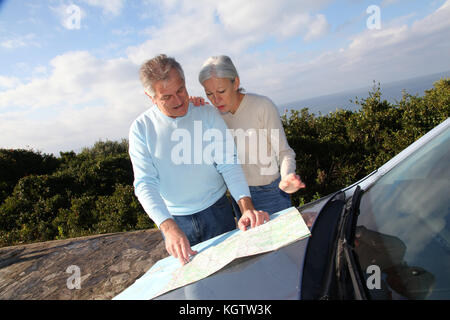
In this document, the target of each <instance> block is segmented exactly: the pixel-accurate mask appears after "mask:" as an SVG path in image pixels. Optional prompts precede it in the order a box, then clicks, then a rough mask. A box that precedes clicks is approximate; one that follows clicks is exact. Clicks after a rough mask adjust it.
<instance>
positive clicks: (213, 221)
mask: <svg viewBox="0 0 450 320" xmlns="http://www.w3.org/2000/svg"><path fill="white" fill-rule="evenodd" d="M172 217H173V219H174V220H175V222H176V223H177V225H178V227H180V229H181V230H182V231H183V232H184V233H185V234H186V236H187V238H188V240H189V243H190V244H191V247H192V246H194V245H196V244H197V243H200V242H203V241H206V240H208V239H211V238H214V237H215V236H218V235H220V234H222V233H225V232H228V231H231V230H234V229H236V222H235V220H234V215H233V208H232V206H231V203H230V201H229V200H228V198H227V196H226V194H224V195H223V197H222V198H220V199H219V200H217V202H216V203H214V204H213V205H212V206H210V207H209V208H206V209H205V210H202V211H200V212H197V213H194V214H191V215H187V216H172Z"/></svg>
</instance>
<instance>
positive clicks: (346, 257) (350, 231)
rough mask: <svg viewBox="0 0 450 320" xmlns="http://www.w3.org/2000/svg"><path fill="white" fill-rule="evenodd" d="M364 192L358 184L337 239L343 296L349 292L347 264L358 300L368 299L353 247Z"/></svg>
mask: <svg viewBox="0 0 450 320" xmlns="http://www.w3.org/2000/svg"><path fill="white" fill-rule="evenodd" d="M363 194H364V190H363V189H361V187H360V186H359V185H358V186H357V187H356V189H355V192H354V193H353V195H352V201H351V203H350V207H347V206H346V210H345V213H344V216H343V218H342V226H341V229H340V233H339V237H338V241H337V255H336V275H337V279H338V284H339V286H338V287H339V288H340V294H341V297H345V296H346V293H347V292H346V290H345V288H346V284H347V279H346V277H345V274H344V270H345V269H344V267H345V266H346V267H347V268H346V271H348V273H349V275H350V280H351V283H352V286H353V290H354V295H355V298H356V299H358V300H362V299H367V296H366V293H365V289H364V282H363V281H361V277H360V273H359V271H358V269H359V267H358V265H357V264H356V262H355V258H354V247H353V245H354V243H355V231H356V223H357V220H358V216H359V214H360V209H359V207H360V204H361V198H362V195H363ZM344 261H345V263H344Z"/></svg>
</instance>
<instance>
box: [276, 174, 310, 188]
mask: <svg viewBox="0 0 450 320" xmlns="http://www.w3.org/2000/svg"><path fill="white" fill-rule="evenodd" d="M278 187H279V188H280V189H281V190H283V191H284V192H286V193H294V192H297V191H298V190H299V189H302V188H306V185H305V184H304V183H303V181H302V179H300V176H298V175H296V174H295V173H291V174H288V175H287V176H286V177H284V179H283V180H281V181H280V183H279V184H278Z"/></svg>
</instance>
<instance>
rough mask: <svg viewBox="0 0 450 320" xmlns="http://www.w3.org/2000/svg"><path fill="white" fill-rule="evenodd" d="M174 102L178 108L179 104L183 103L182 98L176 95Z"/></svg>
mask: <svg viewBox="0 0 450 320" xmlns="http://www.w3.org/2000/svg"><path fill="white" fill-rule="evenodd" d="M175 102H176V104H177V106H179V105H180V104H182V103H183V98H182V97H180V96H179V95H178V94H176V95H175Z"/></svg>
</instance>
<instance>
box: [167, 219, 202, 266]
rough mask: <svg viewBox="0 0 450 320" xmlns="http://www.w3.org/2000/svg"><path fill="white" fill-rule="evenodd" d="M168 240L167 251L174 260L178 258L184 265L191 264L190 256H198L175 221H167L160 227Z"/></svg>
mask: <svg viewBox="0 0 450 320" xmlns="http://www.w3.org/2000/svg"><path fill="white" fill-rule="evenodd" d="M159 228H160V229H161V231H162V232H163V233H164V236H165V238H166V240H165V244H166V250H167V252H168V253H169V254H170V255H172V256H173V257H174V258H178V260H180V263H181V264H182V265H184V264H186V263H187V262H189V260H190V259H189V256H193V255H195V254H197V251H193V250H192V249H191V245H190V244H189V240H188V238H187V237H186V235H185V234H184V232H183V231H181V229H180V228H179V227H178V225H177V223H176V222H175V220H173V219H167V220H165V221H164V222H163V223H161V225H160V226H159Z"/></svg>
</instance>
